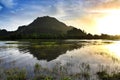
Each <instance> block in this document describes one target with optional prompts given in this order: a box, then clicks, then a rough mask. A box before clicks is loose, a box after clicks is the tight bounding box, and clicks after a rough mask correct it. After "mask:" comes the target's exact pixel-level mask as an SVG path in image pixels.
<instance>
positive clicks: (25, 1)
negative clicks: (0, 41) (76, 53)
mask: <svg viewBox="0 0 120 80" xmlns="http://www.w3.org/2000/svg"><path fill="white" fill-rule="evenodd" d="M0 4H2V5H4V6H5V7H7V8H12V9H9V10H8V9H7V10H6V11H5V10H4V12H3V13H1V14H0V18H2V19H3V20H2V21H0V26H2V27H0V28H5V29H7V30H16V29H17V28H18V26H21V25H27V24H29V23H30V22H32V21H33V20H34V19H35V18H37V17H40V16H52V17H56V18H57V19H59V20H60V21H63V22H65V23H66V24H67V25H72V26H75V27H77V28H80V29H82V30H85V31H86V32H90V33H93V34H95V33H97V32H98V31H97V30H96V25H97V23H98V22H97V21H99V19H101V18H104V17H105V16H106V15H108V14H110V13H112V14H116V13H117V14H120V0H0ZM2 8H3V7H2V6H0V9H2ZM13 23H15V24H13Z"/></svg>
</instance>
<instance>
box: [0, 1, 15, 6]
mask: <svg viewBox="0 0 120 80" xmlns="http://www.w3.org/2000/svg"><path fill="white" fill-rule="evenodd" d="M0 3H1V4H2V5H4V6H5V7H7V8H11V7H13V6H14V5H15V4H16V3H15V2H14V0H0Z"/></svg>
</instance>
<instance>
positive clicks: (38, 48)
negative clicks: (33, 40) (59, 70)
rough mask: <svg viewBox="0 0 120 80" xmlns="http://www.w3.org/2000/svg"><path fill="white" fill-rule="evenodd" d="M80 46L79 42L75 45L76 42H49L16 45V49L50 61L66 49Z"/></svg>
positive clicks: (69, 49)
mask: <svg viewBox="0 0 120 80" xmlns="http://www.w3.org/2000/svg"><path fill="white" fill-rule="evenodd" d="M80 47H82V45H81V44H79V45H77V44H76V43H65V42H63V43H55V44H51V43H50V42H49V44H48V43H47V44H44V45H43V43H42V44H29V45H28V46H25V47H23V46H18V49H19V51H20V52H22V53H26V52H29V53H30V54H32V55H34V57H36V58H37V59H38V60H47V61H51V60H53V59H55V58H56V57H58V56H59V55H61V54H64V53H66V51H71V50H73V49H77V48H80Z"/></svg>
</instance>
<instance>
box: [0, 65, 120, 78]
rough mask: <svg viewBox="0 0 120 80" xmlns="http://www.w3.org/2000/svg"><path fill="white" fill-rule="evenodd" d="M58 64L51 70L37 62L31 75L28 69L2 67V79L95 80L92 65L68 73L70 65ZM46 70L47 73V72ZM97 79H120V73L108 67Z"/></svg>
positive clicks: (0, 70)
mask: <svg viewBox="0 0 120 80" xmlns="http://www.w3.org/2000/svg"><path fill="white" fill-rule="evenodd" d="M69 66H72V65H70V64H68V65H67V67H64V66H59V65H58V64H56V66H55V67H54V68H53V69H51V70H49V69H47V68H43V67H42V66H41V65H40V64H38V63H36V64H35V66H34V72H33V74H34V76H32V77H30V76H29V73H28V72H27V70H26V69H25V68H24V69H20V68H10V69H4V68H0V80H93V79H91V73H90V70H91V69H90V65H89V64H87V63H82V64H80V73H76V74H68V69H67V68H68V67H69ZM45 72H46V73H45ZM96 76H97V77H98V79H97V80H120V73H119V72H118V73H117V72H112V73H108V72H107V71H106V69H102V70H101V71H98V72H96ZM94 80H95V79H94Z"/></svg>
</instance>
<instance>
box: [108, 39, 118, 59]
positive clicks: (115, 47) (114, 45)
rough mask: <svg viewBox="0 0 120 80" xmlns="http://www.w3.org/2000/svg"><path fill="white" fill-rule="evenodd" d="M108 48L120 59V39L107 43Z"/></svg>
mask: <svg viewBox="0 0 120 80" xmlns="http://www.w3.org/2000/svg"><path fill="white" fill-rule="evenodd" d="M106 48H107V49H108V50H109V51H110V52H111V53H112V54H113V56H115V57H117V58H118V59H120V41H117V42H115V43H114V44H110V45H107V46H106Z"/></svg>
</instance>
